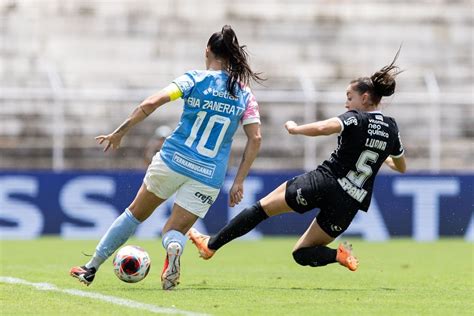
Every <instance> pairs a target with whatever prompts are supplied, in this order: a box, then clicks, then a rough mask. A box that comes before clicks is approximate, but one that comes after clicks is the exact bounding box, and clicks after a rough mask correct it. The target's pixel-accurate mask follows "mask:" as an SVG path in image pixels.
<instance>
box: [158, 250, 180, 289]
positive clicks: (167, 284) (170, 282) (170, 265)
mask: <svg viewBox="0 0 474 316" xmlns="http://www.w3.org/2000/svg"><path fill="white" fill-rule="evenodd" d="M181 253H182V249H181V246H180V245H179V244H178V243H176V242H172V243H170V244H169V245H168V248H167V249H166V259H165V264H164V266H163V272H161V285H162V287H163V290H173V289H174V288H175V287H176V286H177V285H178V284H179V272H180V261H179V259H180V257H181Z"/></svg>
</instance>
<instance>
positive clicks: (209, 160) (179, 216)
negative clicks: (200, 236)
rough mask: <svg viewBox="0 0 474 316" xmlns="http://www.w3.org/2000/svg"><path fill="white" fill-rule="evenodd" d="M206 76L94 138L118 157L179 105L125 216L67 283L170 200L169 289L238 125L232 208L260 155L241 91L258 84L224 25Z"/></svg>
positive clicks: (174, 86)
mask: <svg viewBox="0 0 474 316" xmlns="http://www.w3.org/2000/svg"><path fill="white" fill-rule="evenodd" d="M205 57H206V69H207V70H204V71H201V70H193V71H189V72H187V73H186V74H184V75H182V76H181V77H179V78H177V79H176V80H174V81H173V82H172V83H171V84H170V85H169V86H168V87H166V88H165V89H163V90H161V91H160V92H158V93H156V94H155V95H152V96H150V97H149V98H147V99H146V100H145V101H143V102H142V103H141V104H140V105H139V106H138V107H137V108H136V109H135V110H134V111H133V112H132V114H131V115H130V117H129V118H128V119H127V120H125V121H124V122H123V123H122V125H120V126H119V127H118V128H117V129H116V130H115V131H114V132H113V133H111V134H109V135H101V136H97V137H96V139H97V140H98V142H99V144H102V143H104V142H106V146H105V148H104V151H107V150H108V149H109V148H112V149H117V148H119V146H120V142H121V140H122V137H123V136H124V135H125V134H126V133H127V132H128V131H129V130H130V128H131V127H132V126H134V125H135V124H137V123H139V122H141V121H142V120H144V119H145V118H146V117H147V116H149V115H150V114H151V113H152V112H153V111H155V110H156V109H157V108H158V107H160V106H161V105H163V104H165V103H167V102H169V101H171V100H175V99H177V98H180V97H181V98H183V99H184V108H183V114H182V116H181V121H180V122H179V124H178V126H177V127H176V129H175V130H174V131H173V133H172V134H171V136H169V137H168V138H167V139H166V141H165V143H164V145H163V147H162V149H161V151H160V152H158V153H157V154H156V155H155V156H154V157H153V161H152V163H151V164H150V166H149V167H148V169H147V172H146V175H145V178H144V181H143V184H142V186H141V188H140V189H139V191H138V193H137V195H136V197H135V199H134V200H133V202H132V203H131V204H130V206H129V207H128V208H126V209H125V212H123V213H122V215H120V216H119V217H118V218H117V219H116V220H115V221H114V222H113V224H112V225H111V226H110V228H109V230H108V231H107V232H106V234H105V235H104V236H103V237H102V239H101V240H100V242H99V244H98V245H97V248H96V250H95V253H94V255H93V257H92V259H91V260H90V261H89V262H87V263H86V264H85V265H84V266H80V267H73V268H72V269H71V271H70V274H71V276H73V277H75V278H77V279H79V281H81V282H83V283H85V284H86V285H90V284H91V282H92V281H93V280H94V277H95V274H96V272H97V270H98V269H99V266H100V265H101V264H102V263H103V262H104V261H105V260H106V259H107V258H109V257H110V256H111V255H112V254H113V253H114V252H115V250H117V249H118V247H120V246H121V245H122V244H123V243H124V242H125V241H127V239H128V238H129V237H130V236H131V235H132V234H133V233H134V232H135V229H136V228H137V226H138V225H139V224H140V223H141V222H143V221H144V220H146V219H147V218H148V217H149V216H150V215H151V214H152V212H153V211H154V210H155V209H156V208H157V207H158V206H159V205H160V204H161V203H163V202H164V201H165V200H166V199H168V198H169V197H170V196H171V195H173V194H174V193H176V199H175V204H174V206H173V210H172V214H171V216H170V218H169V219H168V221H167V222H166V224H165V226H164V228H163V232H162V240H163V241H162V243H163V247H164V248H165V250H166V252H167V255H166V259H165V263H164V267H163V272H162V275H161V281H162V287H163V289H165V290H170V289H173V288H175V287H176V285H177V284H178V280H179V275H180V256H181V254H182V252H183V248H184V245H185V243H186V239H187V238H186V236H185V235H184V234H185V233H186V232H187V231H188V230H189V229H190V228H191V227H192V226H193V224H194V223H195V222H196V220H197V219H198V218H199V217H200V218H203V217H204V216H205V215H206V213H207V211H208V210H209V207H210V206H211V205H212V203H214V201H215V199H216V197H217V195H218V193H219V190H220V188H221V186H222V183H223V180H224V177H225V172H226V169H227V168H226V167H227V161H228V158H229V152H230V149H231V145H232V138H233V135H234V133H235V132H236V130H237V127H238V125H239V122H241V123H242V125H243V128H244V131H245V133H246V136H247V144H246V147H245V151H244V154H243V157H242V161H241V163H240V166H239V168H238V171H237V174H236V176H235V179H234V183H233V185H232V187H231V189H230V192H229V195H230V204H231V206H234V205H236V204H238V203H239V202H240V201H241V199H242V195H243V191H244V189H243V182H244V179H245V178H246V176H247V174H248V172H249V169H250V167H251V165H252V163H253V161H254V159H255V157H256V156H257V153H258V150H259V148H260V142H261V136H260V116H259V112H258V104H257V102H256V100H255V97H254V96H253V94H252V92H251V91H250V89H249V88H248V85H249V83H250V81H251V80H255V81H257V82H259V81H261V80H262V78H261V77H260V76H259V74H258V73H255V72H253V71H252V70H251V68H250V66H249V64H248V61H247V52H246V51H245V46H240V45H239V42H238V40H237V36H236V35H235V33H234V31H233V29H232V28H231V27H230V26H228V25H226V26H224V27H223V28H222V30H221V31H220V32H216V33H214V34H212V36H211V37H210V39H209V41H208V43H207V47H206V50H205Z"/></svg>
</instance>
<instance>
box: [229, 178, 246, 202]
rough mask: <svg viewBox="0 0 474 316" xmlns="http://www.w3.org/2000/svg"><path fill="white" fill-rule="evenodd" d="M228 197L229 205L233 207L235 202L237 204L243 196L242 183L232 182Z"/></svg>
mask: <svg viewBox="0 0 474 316" xmlns="http://www.w3.org/2000/svg"><path fill="white" fill-rule="evenodd" d="M229 197H230V201H229V205H230V207H234V206H236V205H237V204H239V203H240V201H242V199H243V198H244V184H243V183H234V184H233V185H232V188H230V191H229Z"/></svg>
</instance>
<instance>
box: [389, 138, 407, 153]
mask: <svg viewBox="0 0 474 316" xmlns="http://www.w3.org/2000/svg"><path fill="white" fill-rule="evenodd" d="M404 153H405V149H404V148H403V143H402V138H401V137H400V132H398V137H397V139H396V140H395V145H394V146H393V151H392V152H391V153H390V157H392V158H400V157H401V156H403V154H404Z"/></svg>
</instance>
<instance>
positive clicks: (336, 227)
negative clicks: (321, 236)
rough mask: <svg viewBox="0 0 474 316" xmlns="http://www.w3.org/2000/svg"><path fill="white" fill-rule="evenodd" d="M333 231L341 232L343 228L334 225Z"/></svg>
mask: <svg viewBox="0 0 474 316" xmlns="http://www.w3.org/2000/svg"><path fill="white" fill-rule="evenodd" d="M331 230H332V231H333V232H340V231H341V230H342V228H341V226H337V225H334V224H332V225H331Z"/></svg>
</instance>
